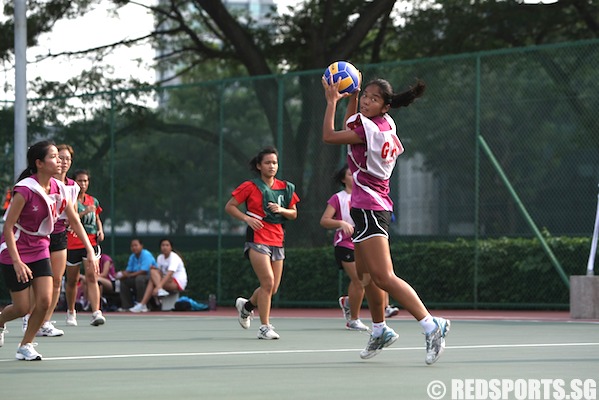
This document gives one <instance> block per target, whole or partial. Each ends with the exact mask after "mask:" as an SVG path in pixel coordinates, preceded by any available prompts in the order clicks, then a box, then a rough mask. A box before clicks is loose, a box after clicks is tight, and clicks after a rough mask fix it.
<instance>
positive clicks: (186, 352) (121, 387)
mask: <svg viewBox="0 0 599 400" xmlns="http://www.w3.org/2000/svg"><path fill="white" fill-rule="evenodd" d="M338 314H340V312H339V313H338ZM335 315H336V314H335ZM367 316H368V313H367V311H366V312H365V315H364V317H367ZM55 319H56V320H57V321H58V322H57V323H56V324H55V325H56V326H57V327H58V328H60V329H64V330H65V332H66V333H65V335H64V336H62V337H56V338H45V337H42V338H37V339H36V340H37V342H38V346H37V348H36V349H37V350H38V351H39V352H40V353H41V354H43V357H44V360H43V361H38V362H25V361H17V360H15V358H14V356H15V350H16V347H17V343H18V342H19V340H20V339H21V336H22V332H21V329H20V324H19V322H18V321H12V322H11V323H9V324H8V326H7V327H8V329H9V333H8V334H7V335H6V336H5V344H4V347H2V348H0V399H19V400H21V399H64V400H67V399H164V400H167V399H366V398H381V399H430V398H431V397H430V396H429V395H428V394H427V388H429V386H430V385H431V382H433V381H440V382H441V383H443V384H444V385H446V387H448V388H449V387H450V386H451V385H452V382H453V381H452V380H465V379H467V378H468V379H477V380H490V379H500V380H516V379H533V380H541V379H561V380H564V381H565V382H566V383H568V382H570V381H571V380H574V379H581V380H583V381H586V382H587V383H588V382H589V381H590V380H591V381H593V382H599V324H598V323H597V321H595V322H592V321H586V322H573V321H533V320H519V321H516V320H492V319H486V320H467V319H464V320H460V319H453V320H452V328H451V332H450V333H449V335H448V337H447V348H446V350H445V353H444V354H443V356H442V357H441V359H440V360H439V361H438V362H437V363H436V364H434V365H433V366H427V365H425V363H424V336H423V335H422V333H421V329H420V327H419V325H418V324H417V323H416V322H415V321H413V320H411V319H408V318H400V319H391V320H389V321H388V324H389V325H390V326H391V327H392V328H394V329H395V330H396V331H397V332H398V333H399V334H400V339H399V340H398V341H397V342H396V343H395V344H394V345H393V346H392V347H389V348H387V349H385V350H383V352H381V353H380V354H379V355H378V356H376V357H374V358H372V359H370V360H362V359H360V357H359V352H360V350H361V349H362V348H363V347H364V346H365V345H366V342H367V340H368V335H367V334H365V333H360V332H353V331H347V330H345V329H344V320H343V319H342V318H341V317H340V315H339V316H338V317H337V316H336V317H329V318H323V317H310V316H306V317H281V316H277V317H274V318H273V319H272V321H271V322H272V323H273V324H274V325H275V327H276V330H277V332H278V333H279V334H280V335H281V339H280V340H273V341H266V340H258V339H256V332H257V328H258V326H259V321H258V320H257V319H255V320H253V321H252V327H250V329H249V330H243V329H241V327H240V326H239V324H238V323H237V319H236V317H235V316H234V315H233V314H232V315H226V316H218V315H211V314H210V313H208V312H206V313H196V314H193V313H190V314H176V313H159V314H155V313H147V314H143V315H133V314H129V313H126V314H125V313H122V314H121V313H119V314H108V315H107V319H108V321H107V324H106V325H104V326H101V327H92V326H89V325H88V315H86V314H81V315H80V316H79V326H78V327H67V326H65V324H64V313H62V314H61V313H57V314H56V315H55ZM363 320H364V322H366V323H370V321H369V320H368V319H367V318H363ZM587 389H588V388H587ZM435 393H436V394H438V393H439V392H435ZM452 393H453V392H452ZM595 395H596V392H595ZM451 396H452V394H450V390H449V389H448V392H447V394H446V395H445V396H443V397H436V398H445V399H450V398H452V397H451ZM466 398H468V397H466ZM471 398H474V397H471ZM509 398H512V397H509ZM541 398H543V397H541ZM549 398H554V397H549ZM564 398H566V397H564ZM572 398H574V397H572ZM581 398H585V397H581ZM595 398H596V397H595Z"/></svg>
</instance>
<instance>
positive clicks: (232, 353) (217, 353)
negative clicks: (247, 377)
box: [0, 343, 599, 363]
mask: <svg viewBox="0 0 599 400" xmlns="http://www.w3.org/2000/svg"><path fill="white" fill-rule="evenodd" d="M572 346H599V343H531V344H481V345H469V346H450V347H447V348H446V350H447V349H462V350H463V349H504V348H523V347H572ZM361 350H362V349H312V350H311V349H305V350H253V351H252V350H251V351H214V352H199V353H143V354H105V355H98V356H70V357H47V358H44V361H63V360H101V359H115V358H142V357H144V358H147V357H205V356H240V355H241V356H243V355H256V354H259V355H265V354H268V355H271V354H309V353H347V352H352V353H353V352H359V351H361ZM412 350H419V351H422V350H424V347H389V348H386V349H385V352H388V351H412ZM7 361H11V362H12V361H15V360H14V359H9V360H0V363H1V362H7Z"/></svg>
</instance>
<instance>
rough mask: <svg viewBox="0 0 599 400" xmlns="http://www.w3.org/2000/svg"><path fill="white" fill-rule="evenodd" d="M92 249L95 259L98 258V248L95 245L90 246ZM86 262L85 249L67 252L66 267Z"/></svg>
mask: <svg viewBox="0 0 599 400" xmlns="http://www.w3.org/2000/svg"><path fill="white" fill-rule="evenodd" d="M92 247H93V248H94V253H95V254H96V257H98V258H100V257H99V254H100V252H99V249H100V246H98V245H95V246H92ZM84 260H87V250H85V249H75V250H67V267H74V266H77V265H79V264H81V262H82V261H84Z"/></svg>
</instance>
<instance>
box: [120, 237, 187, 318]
mask: <svg viewBox="0 0 599 400" xmlns="http://www.w3.org/2000/svg"><path fill="white" fill-rule="evenodd" d="M157 264H158V266H157V267H152V268H151V269H150V280H149V281H148V285H147V286H146V292H145V293H144V297H143V299H142V300H141V302H139V303H138V304H136V305H135V307H132V308H130V309H129V311H131V312H147V311H148V302H149V301H150V299H151V298H152V297H154V298H156V300H157V301H156V303H157V304H160V300H159V298H160V297H164V296H168V295H169V294H170V293H173V292H181V291H183V290H185V287H186V286H187V271H186V270H185V265H184V263H183V260H182V259H181V257H180V256H179V255H178V254H177V253H175V251H174V250H173V242H171V240H170V239H162V240H161V241H160V255H159V256H158V260H157Z"/></svg>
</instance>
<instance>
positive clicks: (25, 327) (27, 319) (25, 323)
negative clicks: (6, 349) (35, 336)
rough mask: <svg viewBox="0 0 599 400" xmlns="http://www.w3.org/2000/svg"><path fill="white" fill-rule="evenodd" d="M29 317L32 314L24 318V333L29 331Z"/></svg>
mask: <svg viewBox="0 0 599 400" xmlns="http://www.w3.org/2000/svg"><path fill="white" fill-rule="evenodd" d="M29 317H30V314H25V316H23V333H25V331H26V330H27V325H29Z"/></svg>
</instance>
